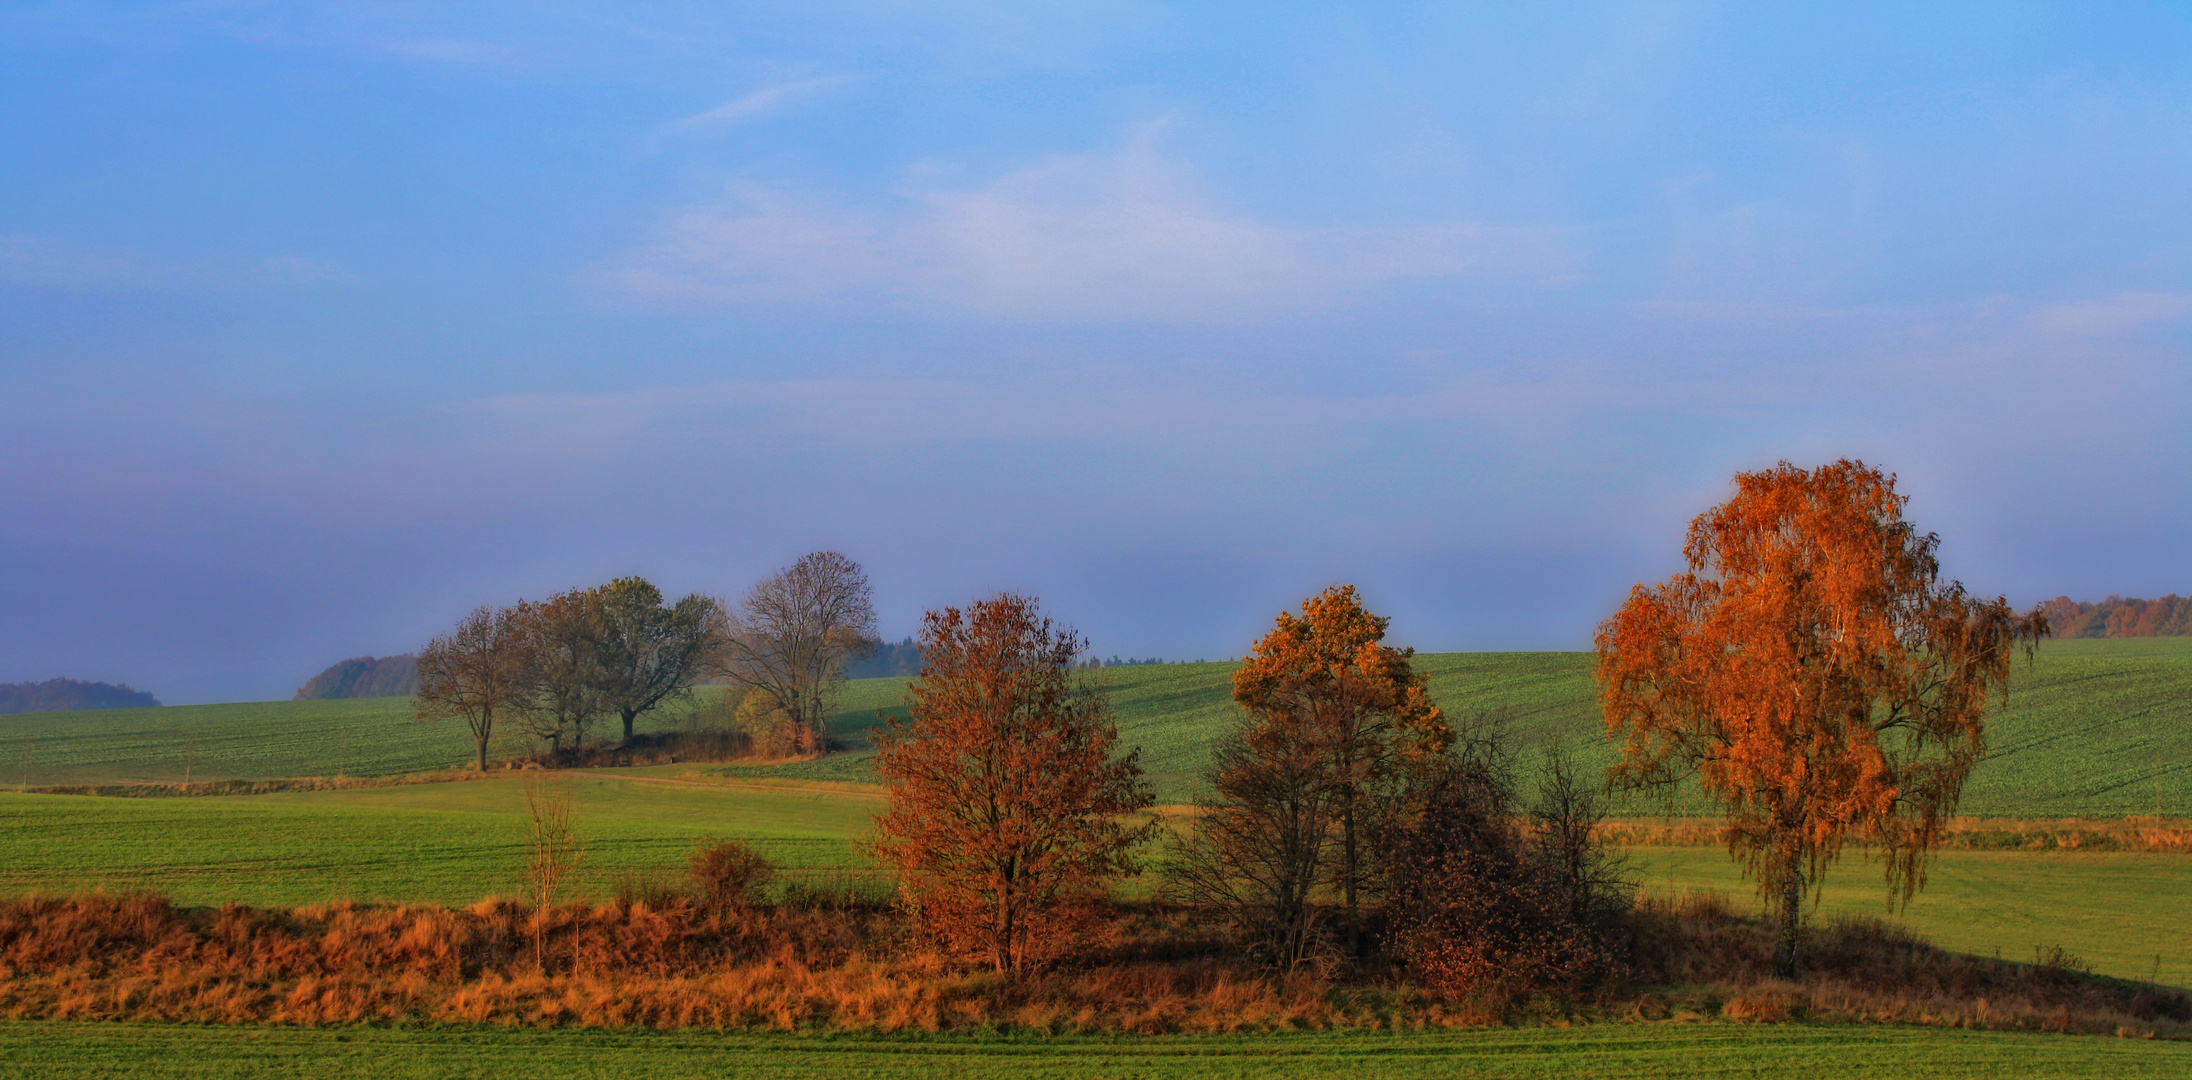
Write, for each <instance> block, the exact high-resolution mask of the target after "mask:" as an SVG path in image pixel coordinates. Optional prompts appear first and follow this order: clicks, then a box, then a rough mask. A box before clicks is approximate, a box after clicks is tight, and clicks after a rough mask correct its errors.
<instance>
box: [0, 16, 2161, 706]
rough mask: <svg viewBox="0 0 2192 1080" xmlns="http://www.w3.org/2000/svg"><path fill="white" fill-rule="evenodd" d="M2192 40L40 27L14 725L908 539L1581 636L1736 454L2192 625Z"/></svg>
mask: <svg viewBox="0 0 2192 1080" xmlns="http://www.w3.org/2000/svg"><path fill="white" fill-rule="evenodd" d="M2188 58H2192V14H2188V13H2187V11H2186V10H2185V9H2184V8H2182V7H2181V6H2171V5H2161V4H2155V5H2122V6H2113V7H2109V8H2106V9H2098V10H2096V9H2074V8H2062V9H2047V8H2016V9H2006V8H2002V7H1999V6H1997V5H1987V4H1966V5H1945V6H1941V7H1935V8H1928V9H1926V10H1921V11H1913V10H1905V9H1903V8H1901V7H1897V6H1892V5H1872V6H1856V7H1850V8H1845V9H1838V10H1836V11H1833V12H1826V11H1821V12H1816V13H1815V12H1800V11H1799V12H1792V11H1779V10H1758V9H1752V8H1747V7H1742V6H1734V5H1722V4H1710V3H1698V4H1668V5H1654V6H1650V7H1637V6H1603V7H1590V8H1585V9H1579V10H1568V9H1561V10H1553V9H1546V10H1543V11H1535V10H1529V9H1519V10H1511V9H1504V8H1485V9H1453V8H1449V7H1446V6H1442V5H1423V6H1407V5H1403V6H1400V7H1395V8H1388V9H1384V10H1380V11H1377V12H1348V11H1344V10H1339V9H1329V10H1324V9H1319V10H1300V9H1288V10H1283V11H1270V10H1268V9H1265V8H1262V7H1250V6H1247V5H1240V6H1226V5H1204V6H1196V7H1192V8H1189V7H1173V6H1167V5H1162V4H1139V3H1090V4H1073V3H1068V4H1061V5H1055V6H1051V7H1047V8H1045V9H1044V10H1041V11H1033V12H1030V11H1023V10H1020V9H1019V8H1017V7H1008V6H1003V5H999V6H994V7H992V6H984V5H965V6H961V7H957V8H953V9H950V10H945V11H936V10H929V11H915V10H908V9H905V8H902V7H898V6H893V5H870V4H862V3H844V4H834V3H831V4H809V5H795V6H794V5H786V6H774V5H767V4H761V5H748V6H741V7H738V8H735V9H728V8H726V9H704V8H690V7H686V6H681V5H653V4H638V5H584V4H580V5H565V6H558V7H557V8H556V9H554V10H529V9H522V8H520V9H512V8H506V7H500V6H494V5H475V4H449V5H434V6H429V7H424V8H414V7H402V6H397V7H379V6H373V7H363V8H361V7H356V6H352V5H345V4H332V3H330V4H320V3H302V4H293V5H279V6H267V5H256V4H245V3H229V2H213V3H194V4H165V3H155V4H144V5H105V4H84V5H47V4H31V5H22V6H18V7H14V8H11V9H10V10H8V11H6V12H0V92H4V93H5V94H6V96H7V98H8V100H9V101H10V102H11V103H13V105H14V106H15V107H13V108H11V109H8V110H4V111H0V143H4V144H5V145H7V146H8V147H10V149H11V151H12V152H11V154H10V155H9V157H10V164H9V167H8V168H7V169H5V170H0V196H4V198H0V498H4V499H5V505H6V507H7V513H5V514H0V568H4V569H0V682H21V681H32V682H42V681H44V680H48V679H52V678H55V677H64V676H65V677H68V678H73V679H80V680H92V681H105V682H111V683H127V684H128V685H130V686H133V687H145V688H148V689H149V690H150V691H151V692H153V693H155V694H157V695H158V697H159V699H160V700H161V701H164V702H168V703H171V704H177V703H180V704H190V703H203V702H212V701H238V700H280V699H286V698H288V697H289V696H290V695H291V694H292V693H294V692H295V691H296V690H297V689H298V687H299V686H300V685H301V684H302V683H303V682H304V681H305V680H307V679H309V678H310V677H312V675H313V674H314V673H315V672H319V671H321V670H322V669H324V668H326V667H327V666H328V665H329V664H332V663H335V662H337V661H340V660H342V659H344V658H346V657H361V656H367V655H373V656H387V655H391V654H398V653H404V652H410V651H414V650H416V649H418V648H419V647H420V646H422V645H424V644H425V643H426V641H427V640H428V639H429V638H430V637H432V636H433V635H434V634H436V633H439V632H441V631H442V630H444V629H446V628H447V627H448V626H450V625H451V624H452V623H454V621H455V620H456V619H457V618H458V617H459V616H461V615H462V614H463V613H464V612H466V611H468V610H470V609H472V608H474V607H476V606H478V605H481V604H505V603H509V602H512V601H514V600H516V599H518V598H521V597H527V598H538V597H542V596H545V595H547V594H550V593H553V592H556V591H559V590H562V589H566V588H571V587H575V586H585V585H592V584H596V583H599V582H601V581H606V580H608V579H610V578H612V577H616V576H622V575H630V574H638V575H644V576H646V577H648V578H650V579H651V580H653V581H654V582H655V583H656V584H658V585H659V586H661V588H662V589H663V591H664V592H665V593H668V594H670V595H672V596H676V595H681V594H683V593H687V592H694V591H699V592H707V593H712V594H717V595H723V596H726V597H729V596H735V595H736V594H737V593H738V592H739V591H741V590H743V589H744V588H745V587H746V586H747V585H749V584H750V583H752V582H753V581H755V580H757V579H759V578H761V577H762V576H764V575H766V574H768V573H770V572H772V571H774V570H776V569H777V568H780V567H783V566H786V565H789V564H790V563H791V562H793V561H794V560H796V559H797V558H798V557H799V556H801V555H803V554H805V553H807V552H809V551H813V550H821V549H832V550H838V551H842V552H844V553H846V554H847V555H849V556H851V557H852V558H853V559H855V560H858V561H859V562H861V563H862V564H863V565H864V566H865V567H866V569H867V571H868V574H869V576H870V578H871V580H872V581H873V583H874V585H875V589H876V608H877V612H878V614H879V616H880V619H881V629H882V633H883V637H884V638H885V639H886V640H890V641H896V640H899V639H901V638H903V637H905V636H906V635H908V634H911V633H913V632H914V631H915V630H916V628H917V624H918V620H919V616H920V613H921V611H922V610H923V609H925V608H930V607H937V606H941V605H946V604H961V603H964V602H966V601H968V600H970V599H972V598H974V597H976V596H979V595H983V594H986V593H990V592H993V591H1000V590H1010V591H1018V592H1025V593H1030V594H1033V595H1036V596H1039V597H1040V598H1041V599H1042V600H1043V602H1044V604H1045V605H1046V607H1047V608H1048V609H1049V610H1050V611H1051V613H1053V614H1054V615H1055V616H1057V617H1058V618H1060V619H1062V620H1063V621H1065V622H1068V623H1070V624H1072V625H1074V626H1076V627H1077V628H1079V629H1080V630H1081V631H1082V632H1083V633H1084V634H1085V635H1086V636H1087V637H1088V638H1089V639H1090V642H1091V645H1092V648H1093V650H1094V651H1095V652H1096V653H1097V654H1099V655H1104V656H1109V655H1113V654H1117V655H1121V656H1162V657H1166V658H1170V659H1190V660H1191V659H1196V658H1205V659H1210V660H1218V659H1221V658H1228V657H1235V656H1238V655H1239V654H1240V653H1241V652H1242V651H1243V650H1245V649H1246V648H1247V646H1248V644H1249V643H1250V641H1252V640H1253V639H1254V637H1255V636H1256V635H1258V634H1260V633H1261V632H1262V631H1263V630H1264V629H1265V628H1266V627H1267V626H1268V625H1269V623H1270V621H1271V619H1272V617H1273V616H1274V615H1275V614H1276V613H1277V612H1278V611H1280V610H1281V609H1284V608H1290V607H1293V606H1295V605H1297V604H1299V603H1300V601H1301V600H1302V599H1303V598H1304V597H1307V596H1309V595H1311V594H1313V593H1315V592H1316V591H1318V590H1319V589H1322V588H1323V587H1325V586H1327V585H1330V584H1335V583H1342V582H1347V583H1353V584H1355V585H1357V586H1359V587H1360V588H1361V590H1362V592H1363V595H1364V599H1365V602H1366V603H1367V604H1368V605H1369V606H1370V607H1371V608H1372V609H1373V610H1375V611H1378V612H1380V613H1382V614H1385V615H1388V616H1390V617H1391V618H1392V630H1391V635H1392V638H1391V639H1392V640H1393V641H1394V642H1396V643H1398V644H1403V645H1410V646H1414V647H1416V648H1418V649H1419V650H1422V651H1427V652H1446V651H1477V650H1508V649H1517V650H1524V649H1527V650H1537V649H1581V648H1587V647H1588V646H1589V642H1590V635H1591V632H1592V628H1593V627H1594V626H1595V625H1596V623H1597V622H1598V621H1599V620H1600V619H1601V618H1603V617H1604V616H1605V615H1607V614H1608V613H1610V612H1611V611H1612V610H1613V609H1614V608H1615V606H1616V605H1618V604H1619V603H1620V601H1621V599H1622V597H1623V596H1624V595H1625V594H1626V593H1627V591H1628V589H1629V588H1630V586H1632V585H1634V584H1636V583H1638V582H1644V581H1656V580H1659V579H1661V578H1664V577H1666V576H1667V575H1668V574H1670V573H1673V572H1675V571H1676V570H1678V569H1679V568H1680V566H1681V544H1682V539H1683V531H1684V529H1685V527H1686V526H1687V524H1688V523H1689V521H1690V520H1691V518H1693V517H1695V516H1696V515H1697V514H1698V513H1700V512H1701V511H1703V510H1705V509H1706V508H1707V507H1709V506H1711V505H1713V504H1714V503H1716V502H1719V501H1720V500H1722V499H1724V498H1725V497H1726V496H1727V495H1728V494H1729V492H1730V478H1731V476H1732V475H1733V474H1734V473H1735V472H1736V471H1738V470H1744V469H1756V468H1762V467H1766V466H1770V465H1772V464H1773V463H1775V462H1777V461H1780V460H1784V459H1785V460H1789V461H1792V462H1794V463H1796V464H1798V465H1803V466H1812V465H1817V464H1822V463H1825V462H1828V461H1832V460H1834V459H1837V458H1841V457H1852V458H1861V459H1863V460H1865V461H1867V462H1871V463H1874V464H1877V465H1880V466H1882V467H1884V468H1886V469H1888V470H1891V471H1893V472H1895V473H1897V474H1898V476H1899V478H1900V489H1901V491H1902V492H1903V493H1904V494H1906V495H1908V496H1909V497H1910V506H1909V517H1910V519H1911V520H1912V521H1914V522H1915V523H1916V524H1918V525H1919V526H1920V527H1921V528H1924V529H1928V530H1932V531H1935V532H1937V533H1939V534H1940V536H1941V538H1942V547H1941V554H1942V557H1943V559H1944V563H1945V575H1946V576H1951V577H1954V578H1957V579H1959V580H1961V581H1963V582H1964V583H1965V584H1966V585H1967V586H1968V587H1970V588H1971V589H1972V590H1973V591H1974V592H1977V593H1981V594H1984V595H1987V596H1993V595H1997V594H1999V595H2004V596H2006V597H2008V598H2009V599H2010V600H2011V601H2012V602H2013V603H2014V604H2017V605H2018V606H2020V607H2029V606H2031V605H2033V604H2037V603H2040V602H2042V601H2045V600H2049V599H2051V598H2054V597H2056V596H2059V595H2067V596H2069V597H2072V598H2074V599H2078V600H2086V601H2092V600H2099V599H2100V598H2102V597H2104V596H2107V595H2109V594H2120V595H2123V596H2136V597H2159V596H2161V595H2163V594H2166V593H2176V594H2185V593H2188V592H2192V544H2187V543H2186V542H2185V537H2187V536H2188V535H2192V357H2188V347H2192V203H2187V202H2186V200H2185V199H2184V198H2183V197H2182V188H2183V178H2184V177H2185V176H2188V175H2192V60H2188Z"/></svg>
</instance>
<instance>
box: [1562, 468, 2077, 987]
mask: <svg viewBox="0 0 2192 1080" xmlns="http://www.w3.org/2000/svg"><path fill="white" fill-rule="evenodd" d="M1735 480H1736V488H1737V492H1736V495H1735V497H1734V498H1732V499H1730V500H1728V501H1727V502H1726V503H1723V504H1722V505H1720V506H1717V507H1714V508H1713V509H1711V510H1709V511H1707V512H1705V513H1704V514H1702V515H1700V516H1699V517H1698V518H1697V520H1696V521H1695V522H1693V523H1692V524H1691V526H1690V533H1689V539H1688V542H1687V544H1686V545H1685V546H1684V554H1685V556H1686V557H1687V559H1688V561H1689V567H1690V568H1689V571H1688V572H1687V573H1683V574H1678V575H1676V576H1674V577H1672V578H1669V579H1668V580H1667V581H1665V582H1663V583H1661V584H1659V585H1657V586H1653V587H1645V586H1642V585H1639V586H1637V587H1636V588H1635V590H1633V591H1632V592H1631V593H1630V595H1629V599H1628V602H1627V603H1625V604H1623V605H1622V607H1621V610H1620V611H1618V612H1616V613H1615V614H1614V616H1613V617H1612V618H1609V619H1608V620H1606V622H1605V623H1603V624H1602V625H1600V627H1599V630H1598V636H1597V648H1598V668H1597V675H1598V681H1599V687H1600V701H1601V704H1602V705H1603V707H1604V709H1605V714H1606V725H1607V730H1608V732H1609V734H1612V735H1614V736H1617V737H1621V738H1623V739H1624V743H1623V747H1622V753H1623V757H1622V761H1621V762H1620V764H1618V765H1617V766H1615V768H1614V769H1613V772H1612V778H1613V779H1614V780H1615V781H1617V782H1622V783H1626V784H1628V785H1630V786H1636V787H1644V786H1656V785H1664V784H1670V783H1674V782H1677V781H1679V780H1681V779H1683V778H1684V777H1685V776H1687V775H1688V774H1690V773H1692V772H1694V773H1695V775H1696V777H1697V779H1698V781H1699V783H1700V784H1701V785H1702V786H1703V788H1704V789H1705V791H1706V792H1707V793H1709V794H1711V795H1713V796H1715V797H1717V798H1718V799H1719V800H1720V801H1721V803H1722V805H1723V806H1724V808H1725V810H1726V815H1727V816H1726V828H1725V837H1726V839H1727V842H1728V845H1729V848H1730V851H1731V852H1732V853H1733V854H1735V855H1736V856H1737V857H1739V858H1741V859H1743V860H1744V862H1745V864H1746V866H1747V869H1748V870H1749V872H1750V873H1752V874H1753V875H1754V876H1755V877H1756V879H1757V881H1758V883H1759V888H1760V891H1761V893H1762V894H1764V895H1766V896H1767V897H1769V898H1778V901H1779V905H1780V915H1781V922H1782V930H1783V943H1782V952H1781V955H1780V958H1779V960H1778V961H1777V963H1778V964H1779V966H1780V967H1781V968H1782V969H1783V971H1784V973H1785V974H1786V973H1793V971H1794V966H1795V943H1796V934H1797V929H1798V925H1799V920H1800V918H1801V914H1802V901H1803V898H1804V896H1805V894H1806V891H1807V889H1809V890H1816V889H1817V887H1818V884H1819V879H1820V876H1821V875H1822V874H1823V873H1824V872H1825V870H1826V868H1827V866H1828V865H1830V864H1831V863H1833V861H1834V860H1835V858H1836V857H1837V856H1838V854H1839V853H1840V850H1841V845H1842V843H1843V840H1844V839H1845V837H1849V836H1851V835H1853V834H1854V835H1856V836H1859V837H1862V838H1865V839H1867V840H1869V841H1871V842H1872V843H1873V844H1874V845H1876V850H1877V851H1878V852H1879V853H1880V855H1881V856H1882V858H1883V859H1884V861H1885V862H1886V864H1887V875H1888V881H1889V885H1890V888H1891V889H1892V890H1894V891H1895V893H1896V894H1897V895H1898V896H1899V897H1900V898H1902V899H1904V900H1906V901H1907V900H1908V899H1909V897H1910V896H1911V894H1912V893H1913V892H1914V891H1915V890H1916V889H1917V888H1919V887H1920V886H1921V885H1922V884H1923V883H1924V865H1925V864H1924V859H1925V856H1926V853H1927V852H1928V851H1929V850H1931V849H1932V848H1933V846H1934V845H1935V844H1936V842H1937V841H1938V839H1939V837H1940V832H1941V828H1942V823H1943V821H1944V819H1945V818H1946V816H1947V815H1948V814H1950V813H1953V812H1954V810H1955V807H1956V802H1957V799H1958V797H1959V796H1960V794H1961V792H1962V789H1963V783H1964V778H1965V777H1966V776H1967V775H1968V774H1969V773H1970V771H1971V767H1972V763H1973V762H1974V761H1975V760H1976V759H1977V758H1978V756H1979V754H1980V753H1981V752H1982V751H1983V750H1984V749H1985V746H1986V739H1985V728H1984V723H1983V721H1984V717H1985V713H1986V708H1987V704H1988V701H1989V698H1990V696H1991V695H1994V694H1997V693H2000V692H2002V691H2003V690H2004V688H2005V686H2006V683H2007V680H2008V676H2009V669H2010V663H2011V659H2012V655H2013V653H2014V652H2015V650H2016V646H2017V645H2018V644H2019V643H2020V642H2021V643H2023V644H2024V648H2025V650H2026V652H2027V654H2028V655H2029V653H2030V650H2031V647H2032V643H2033V642H2034V641H2036V640H2037V639H2038V638H2039V637H2040V636H2042V635H2043V634H2045V633H2046V629H2047V623H2046V620H2045V619H2044V618H2043V617H2042V616H2040V615H2039V614H2038V613H2037V612H2035V613H2033V614H2030V615H2025V616H2019V615H2017V614H2015V613H2014V612H2012V611H2011V610H2010V608H2009V605H2008V604H2007V603H2006V602H2004V601H2002V600H2000V599H1996V600H1993V601H1980V600H1977V599H1974V598H1972V597H1970V596H1969V595H1967V594H1966V593H1965V591H1964V588H1963V586H1962V585H1961V584H1960V583H1956V582H1950V583H1948V584H1946V585H1944V584H1942V583H1940V581H1939V573H1940V564H1939V562H1938V560H1937V559H1936V558H1935V555H1934V552H1935V549H1936V548H1937V547H1938V545H1939V543H1940V541H1939V538H1938V537H1936V536H1934V535H1932V534H1921V533H1919V532H1918V531H1917V530H1916V529H1915V528H1914V527H1912V526H1911V525H1910V524H1909V523H1907V522H1905V521H1904V520H1903V508H1904V504H1905V502H1906V501H1907V500H1906V499H1905V497H1904V496H1901V495H1898V494H1896V493H1895V480H1894V478H1893V477H1892V476H1887V475H1883V474H1882V473H1881V472H1880V471H1879V470H1877V469H1873V468H1868V467H1867V466H1865V465H1864V464H1862V463H1860V462H1852V461H1839V462H1836V463H1834V464H1832V465H1828V466H1824V467H1822V468H1819V469H1817V470H1815V471H1811V472H1806V471H1804V470H1802V469H1798V468H1796V467H1794V466H1792V465H1789V464H1788V463H1787V462H1783V463H1781V464H1780V465H1778V466H1776V467H1775V468H1772V469H1768V470H1764V471H1761V472H1755V473H1739V474H1737V476H1736V478H1735Z"/></svg>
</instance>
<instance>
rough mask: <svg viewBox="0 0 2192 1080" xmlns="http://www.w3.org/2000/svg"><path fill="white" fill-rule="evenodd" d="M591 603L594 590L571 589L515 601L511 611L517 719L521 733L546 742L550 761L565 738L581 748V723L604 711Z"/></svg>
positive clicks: (594, 605)
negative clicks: (517, 664)
mask: <svg viewBox="0 0 2192 1080" xmlns="http://www.w3.org/2000/svg"><path fill="white" fill-rule="evenodd" d="M596 599H597V597H596V595H595V590H590V589H573V590H571V591H569V592H565V593H559V594H557V595H556V596H554V597H551V598H549V599H548V600H545V601H541V602H538V603H534V602H529V601H528V602H523V603H520V604H518V606H517V607H516V608H515V609H514V610H513V612H512V621H513V623H514V625H515V626H516V627H517V628H518V631H519V634H520V636H521V638H522V641H523V653H524V664H523V669H522V673H521V677H520V685H521V687H522V689H523V693H522V694H521V695H520V696H519V698H518V701H517V707H518V715H519V717H520V718H521V719H522V720H523V721H524V725H525V728H526V730H527V731H529V732H530V733H531V734H532V735H533V736H534V737H535V738H538V739H541V740H543V741H545V742H547V743H548V753H549V757H550V759H551V760H554V759H557V758H560V757H561V756H562V753H563V745H564V740H565V739H567V738H568V739H569V740H570V743H571V747H572V748H573V749H578V748H580V747H583V746H585V744H586V727H587V725H588V724H590V723H592V722H593V720H594V718H595V717H597V716H600V715H601V714H602V713H604V712H607V711H608V706H607V704H606V702H605V701H604V700H603V697H602V693H601V682H602V678H601V663H600V660H599V655H598V650H597V648H596V641H597V639H598V638H599V632H598V629H597V624H598V623H599V621H600V619H599V611H598V608H599V605H598V604H597V603H596Z"/></svg>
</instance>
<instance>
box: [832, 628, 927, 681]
mask: <svg viewBox="0 0 2192 1080" xmlns="http://www.w3.org/2000/svg"><path fill="white" fill-rule="evenodd" d="M919 674H921V647H920V646H918V645H915V644H914V643H913V639H912V638H910V637H909V638H907V639H905V640H904V641H899V642H886V643H884V644H881V645H877V646H876V647H875V651H874V652H871V653H869V654H868V655H866V656H863V657H861V658H860V659H858V660H854V661H852V662H850V663H848V664H846V665H845V677H846V678H848V679H887V678H893V677H901V676H906V675H919Z"/></svg>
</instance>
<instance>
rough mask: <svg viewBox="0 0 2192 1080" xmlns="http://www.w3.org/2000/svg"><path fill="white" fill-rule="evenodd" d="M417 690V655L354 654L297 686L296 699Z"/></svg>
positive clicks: (397, 694) (401, 693)
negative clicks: (354, 655) (355, 655)
mask: <svg viewBox="0 0 2192 1080" xmlns="http://www.w3.org/2000/svg"><path fill="white" fill-rule="evenodd" d="M418 692H419V658H418V657H416V656H414V655H412V654H410V653H403V654H402V655H399V656H357V657H352V658H351V659H348V660H344V661H342V662H341V663H338V664H334V665H331V666H329V667H328V669H327V670H326V671H322V672H320V673H319V674H317V675H314V676H312V678H311V679H310V680H309V681H307V682H306V683H305V684H304V685H303V686H302V687H300V688H298V690H297V696H296V697H295V698H294V699H292V700H296V701H331V700H334V699H337V698H374V697H410V696H411V695H413V694H416V693H418Z"/></svg>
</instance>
